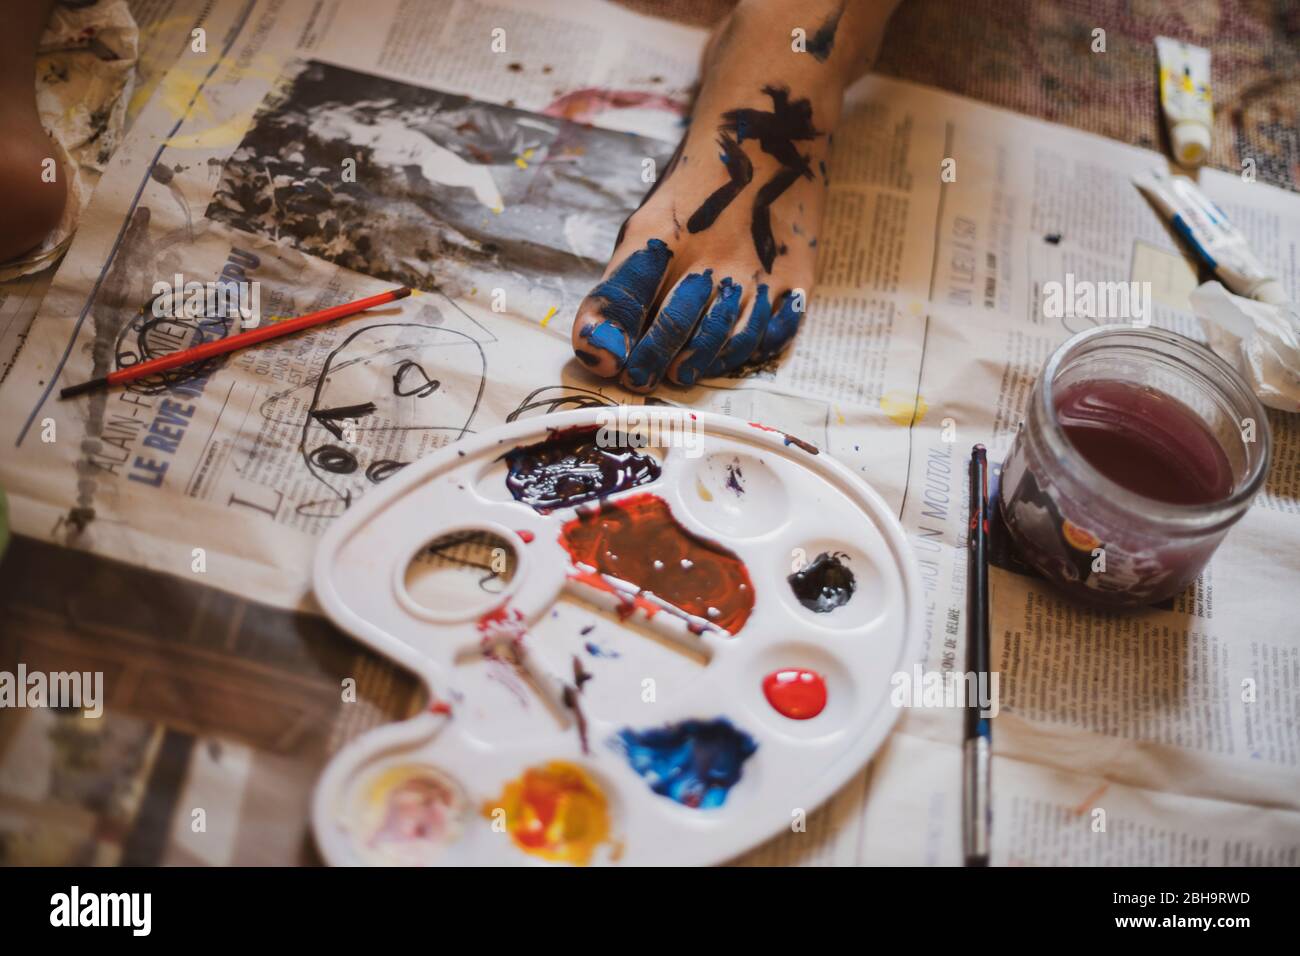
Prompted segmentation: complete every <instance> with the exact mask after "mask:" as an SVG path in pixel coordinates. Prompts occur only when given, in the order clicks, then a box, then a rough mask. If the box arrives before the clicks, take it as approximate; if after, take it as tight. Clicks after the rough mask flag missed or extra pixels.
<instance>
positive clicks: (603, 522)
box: [313, 407, 921, 865]
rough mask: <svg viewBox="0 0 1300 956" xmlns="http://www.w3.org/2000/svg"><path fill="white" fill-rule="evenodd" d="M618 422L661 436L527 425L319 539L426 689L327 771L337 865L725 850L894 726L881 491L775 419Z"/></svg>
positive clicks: (595, 422) (343, 610)
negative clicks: (425, 701)
mask: <svg viewBox="0 0 1300 956" xmlns="http://www.w3.org/2000/svg"><path fill="white" fill-rule="evenodd" d="M631 411H632V412H633V413H634V414H636V415H637V416H639V422H640V423H641V424H642V425H643V426H647V427H645V430H644V431H642V432H641V433H642V434H648V435H649V436H651V437H658V436H660V435H664V436H668V438H669V440H668V441H667V442H665V443H663V445H662V446H659V445H651V446H648V447H630V448H629V447H624V448H622V449H621V450H620V449H619V448H617V447H614V448H612V449H611V448H610V446H609V439H610V437H611V435H612V436H613V438H614V440H615V441H618V440H619V436H620V435H621V434H622V433H619V432H618V431H617V429H613V428H612V425H613V424H614V423H613V421H612V420H611V415H612V414H613V410H611V409H585V410H581V411H573V412H564V413H560V414H555V415H548V416H543V417H540V418H533V419H526V420H522V421H519V422H516V423H514V424H511V425H508V426H506V427H504V428H502V429H499V430H497V431H494V432H491V433H489V434H486V435H483V436H480V437H477V438H474V439H470V440H465V441H462V442H460V443H459V444H457V445H455V446H453V447H450V448H448V449H444V450H443V451H441V452H439V453H437V454H434V455H432V456H430V457H428V458H426V459H423V460H421V461H420V462H418V463H416V464H412V465H409V466H407V467H406V468H404V469H403V470H402V471H400V472H399V473H397V474H396V475H395V476H394V477H393V478H391V479H389V480H388V481H386V482H385V483H384V484H383V485H381V486H380V487H378V488H376V489H375V490H373V491H371V492H370V493H369V494H368V495H367V496H366V497H365V498H364V499H363V500H361V501H360V502H359V503H358V504H357V505H355V506H354V507H353V508H352V509H351V510H349V511H348V513H347V514H346V515H345V516H343V517H342V518H340V519H339V521H338V523H337V524H336V525H335V526H334V527H333V528H332V529H331V530H330V531H329V533H327V534H326V536H325V538H324V539H323V540H322V542H321V545H320V549H319V551H318V554H317V561H316V568H315V587H316V593H317V596H318V598H319V600H320V602H321V604H322V605H323V607H324V608H325V610H326V612H327V613H328V614H329V615H330V617H331V618H333V620H334V621H335V622H336V623H337V624H338V625H339V626H341V627H342V628H344V629H345V630H347V631H349V632H351V633H352V634H354V635H356V636H357V637H359V638H360V639H361V640H363V641H365V642H366V643H367V644H369V645H371V646H372V647H374V648H375V649H376V650H378V651H379V652H380V653H382V654H384V655H386V656H388V657H390V658H392V659H393V660H395V661H397V662H399V663H401V664H403V665H404V666H406V667H408V668H410V669H411V670H412V671H414V672H416V673H417V674H419V675H420V677H421V678H422V679H423V680H424V682H425V683H426V685H427V687H428V690H429V698H430V701H431V706H430V708H429V709H428V710H427V711H426V712H424V713H422V714H420V715H418V716H416V717H414V718H412V719H410V720H407V721H404V722H402V723H399V724H393V725H388V726H385V727H381V728H379V729H377V730H374V731H371V732H370V733H367V734H365V735H364V736H362V737H360V738H359V739H357V740H356V741H354V742H353V743H351V744H349V745H348V746H347V747H346V748H344V749H343V750H342V751H340V752H339V753H338V754H337V755H336V756H335V757H334V759H333V760H332V761H331V762H330V764H329V766H328V767H327V768H326V770H325V773H324V774H323V775H322V777H321V780H320V782H319V784H318V787H317V790H316V795H315V800H314V805H313V825H314V827H315V831H316V835H317V839H318V843H319V845H320V848H321V850H322V853H323V854H324V856H325V858H326V860H327V861H328V862H330V863H333V864H358V863H397V864H453V865H454V864H505V865H509V864H530V863H533V864H548V863H551V864H585V863H592V864H608V863H621V864H630V865H637V864H705V863H716V862H722V861H725V860H727V859H729V858H731V857H733V856H736V855H737V854H739V853H741V852H743V851H744V850H746V849H748V848H750V847H752V846H754V845H756V844H757V843H759V842H761V841H762V840H764V839H766V838H768V837H771V836H773V835H775V834H778V833H780V832H782V831H783V830H787V829H789V828H790V826H791V824H792V822H794V821H795V820H797V819H799V817H800V814H801V813H809V812H811V811H812V809H813V808H814V807H816V806H817V805H818V804H820V803H821V802H822V801H824V800H825V799H826V798H828V797H829V796H831V795H832V794H833V793H834V792H835V791H836V790H837V789H838V788H839V787H840V786H841V785H842V784H844V783H845V782H846V781H847V780H848V778H849V777H850V776H851V775H852V774H854V773H855V772H856V771H858V770H859V769H860V768H861V767H862V766H863V764H864V763H865V762H866V761H867V760H868V759H869V758H870V756H871V754H872V753H873V752H874V751H875V750H876V748H877V747H879V746H880V744H881V743H882V742H883V741H884V738H885V736H886V734H887V733H888V732H889V729H890V727H891V725H892V724H893V722H894V720H895V718H896V717H897V710H896V709H895V708H894V707H893V706H891V704H890V702H889V691H890V677H891V675H892V674H894V673H895V672H897V671H899V670H902V669H904V668H905V667H906V666H907V662H909V661H910V660H911V659H912V657H914V656H915V653H916V648H917V647H918V646H919V635H920V627H921V617H920V590H919V586H918V583H917V576H916V573H915V571H914V569H913V565H912V559H911V557H910V554H909V549H908V546H907V544H906V542H905V539H904V535H903V532H902V530H901V529H900V528H899V526H898V524H897V522H896V521H895V520H894V518H893V516H892V515H891V514H890V513H889V511H888V509H887V508H886V507H885V505H884V503H883V502H882V501H881V499H880V498H879V497H878V496H877V495H876V494H875V492H873V491H872V490H871V489H870V488H868V487H867V486H865V485H864V484H863V483H862V482H861V481H860V480H858V479H857V478H856V477H855V476H854V475H853V474H852V473H851V472H849V471H848V470H847V469H845V468H844V467H843V466H841V465H839V464H837V463H836V462H835V461H833V460H832V459H830V458H829V457H828V456H826V455H819V454H815V453H813V452H814V451H815V449H808V448H805V447H803V446H802V445H801V443H798V442H792V441H790V440H788V439H787V438H786V437H785V436H784V435H782V434H781V433H779V432H774V431H771V430H769V429H764V428H762V427H760V426H754V425H750V424H746V423H744V422H741V421H738V420H735V419H731V418H726V417H722V416H717V415H707V414H695V415H690V414H689V413H686V414H685V417H684V413H683V412H681V411H680V410H677V409H655V408H648V407H647V408H637V409H633V410H631ZM605 426H609V428H607V430H606V431H603V432H602V431H598V429H600V428H602V427H605ZM682 428H689V429H695V431H694V432H692V435H691V436H690V437H686V436H684V435H683V433H682V431H681V429H682ZM597 439H599V443H598V447H601V448H603V449H608V450H609V451H610V452H611V454H614V455H615V457H616V458H617V460H618V462H621V464H619V465H617V467H613V466H611V467H610V468H605V466H606V465H609V464H610V463H609V462H608V461H607V460H605V459H604V458H602V455H601V452H592V451H591V447H592V443H593V441H596V440H597ZM548 442H549V444H545V445H544V444H542V443H548ZM538 448H540V449H541V451H540V452H538ZM515 449H531V451H525V452H521V453H519V454H515V455H510V454H509V453H511V452H512V451H513V450H515ZM564 449H570V450H572V449H576V450H577V453H584V452H583V449H586V451H587V452H590V455H589V457H588V458H587V459H586V460H585V461H583V462H582V463H579V464H574V463H573V460H572V455H571V454H570V452H569V451H565V450H564ZM548 455H549V456H550V457H549V458H548V457H547V456H548ZM539 458H540V459H545V460H546V462H548V463H549V466H550V467H549V470H548V469H540V470H539V469H536V468H532V466H533V465H535V464H536V462H537V460H538V459H539ZM557 459H558V460H559V461H558V463H557V461H556V460H557ZM602 468H605V470H602ZM512 469H513V473H514V474H515V478H514V479H513V489H512V484H511V483H508V481H507V479H508V476H510V475H511V473H512ZM566 469H567V471H566ZM569 472H571V474H570V473H569ZM539 475H541V476H542V477H540V478H539V477H538V476H539ZM521 476H522V477H521ZM557 476H558V477H557ZM611 485H615V486H618V490H614V491H612V492H609V493H607V494H605V495H604V496H603V497H593V498H592V499H591V500H588V501H586V502H584V503H580V504H577V505H576V506H575V505H573V504H567V505H563V504H562V505H560V506H556V507H554V508H552V509H551V510H538V508H536V507H533V506H532V505H530V504H529V503H528V501H530V500H536V499H537V498H539V497H542V498H545V496H546V495H547V494H550V493H552V492H553V493H554V494H555V496H556V499H557V500H568V501H572V497H573V494H574V492H575V491H579V490H583V489H590V491H589V493H590V494H592V495H596V494H597V493H598V492H599V491H601V490H605V491H608V489H609V488H610V487H611ZM516 493H520V494H523V495H524V498H525V500H516ZM566 496H568V497H567V498H566ZM846 570H847V571H848V572H850V573H851V576H852V585H851V587H850V586H849V585H848V583H847V580H846V575H845V571H846ZM823 585H824V586H825V587H824V589H823ZM846 596H847V600H846V599H845V598H846ZM733 630H734V633H732V631H733ZM822 691H824V696H823V694H822ZM584 744H585V747H584Z"/></svg>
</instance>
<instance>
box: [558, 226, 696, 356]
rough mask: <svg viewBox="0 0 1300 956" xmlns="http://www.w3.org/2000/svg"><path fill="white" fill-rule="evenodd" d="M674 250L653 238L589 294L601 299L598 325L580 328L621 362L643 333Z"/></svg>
mask: <svg viewBox="0 0 1300 956" xmlns="http://www.w3.org/2000/svg"><path fill="white" fill-rule="evenodd" d="M672 256H673V253H672V250H671V249H669V248H668V246H667V244H665V243H664V242H663V240H661V239H651V240H650V241H649V242H647V243H646V244H645V248H644V249H638V250H637V251H636V252H634V253H632V254H631V255H630V256H628V257H627V258H626V259H624V260H623V263H622V265H620V266H619V267H618V268H617V269H615V270H614V272H613V274H612V275H611V276H610V277H609V278H608V279H606V280H605V281H604V282H602V283H600V284H599V285H598V286H596V288H594V289H592V290H591V294H590V296H589V298H592V299H600V300H601V305H600V315H601V317H602V318H604V319H605V321H604V322H601V323H600V324H599V325H597V326H595V327H594V328H591V329H586V330H583V331H582V332H580V333H579V334H580V335H581V337H582V338H584V339H586V340H587V341H588V342H590V343H591V344H592V345H593V346H595V347H596V348H600V349H603V350H604V351H606V352H609V353H610V354H611V355H613V356H614V357H615V358H617V359H618V362H619V365H622V364H623V360H624V359H625V358H627V353H628V346H629V345H630V343H631V342H633V341H635V339H636V337H637V336H638V335H640V334H641V326H642V325H644V324H645V316H646V312H647V311H649V309H650V306H651V304H652V303H653V302H654V299H655V293H656V292H658V291H659V283H660V282H661V281H662V280H663V277H664V271H665V270H666V269H667V268H668V260H669V259H671V258H672Z"/></svg>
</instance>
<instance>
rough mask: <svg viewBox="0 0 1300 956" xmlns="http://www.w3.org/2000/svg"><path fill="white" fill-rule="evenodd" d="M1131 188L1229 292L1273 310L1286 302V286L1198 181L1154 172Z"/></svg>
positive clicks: (1157, 171)
mask: <svg viewBox="0 0 1300 956" xmlns="http://www.w3.org/2000/svg"><path fill="white" fill-rule="evenodd" d="M1133 184H1134V185H1135V186H1137V188H1138V189H1140V190H1141V191H1142V194H1143V195H1144V196H1146V197H1147V198H1148V199H1150V200H1151V202H1152V203H1154V204H1155V207H1156V209H1158V210H1159V211H1160V214H1161V215H1162V216H1164V217H1165V218H1166V219H1168V220H1169V222H1170V223H1171V224H1172V225H1173V227H1174V229H1175V230H1176V231H1177V232H1178V234H1179V235H1181V236H1182V237H1183V238H1184V239H1186V240H1187V242H1188V243H1189V244H1190V245H1191V247H1192V249H1194V250H1195V251H1196V254H1197V255H1198V256H1199V257H1200V258H1201V259H1202V260H1203V261H1204V262H1205V264H1206V265H1207V266H1209V267H1210V268H1211V269H1213V270H1214V273H1215V275H1217V276H1218V277H1219V278H1220V279H1222V280H1223V284H1224V285H1226V286H1227V287H1228V288H1229V289H1231V290H1232V291H1233V292H1235V293H1237V294H1238V295H1242V296H1246V297H1248V298H1251V299H1258V300H1259V301H1261V302H1270V303H1272V304H1274V305H1283V304H1285V303H1286V302H1287V301H1288V298H1287V294H1286V291H1285V290H1284V289H1283V288H1282V283H1280V282H1278V281H1277V279H1276V278H1275V277H1274V276H1273V275H1272V274H1270V272H1269V271H1268V269H1267V268H1266V267H1265V266H1264V264H1263V263H1261V262H1260V261H1259V259H1257V258H1256V257H1255V254H1254V253H1253V252H1251V250H1250V244H1249V243H1248V242H1247V241H1246V237H1245V236H1243V235H1242V234H1241V232H1240V230H1238V229H1237V227H1236V226H1234V225H1233V224H1232V223H1231V222H1229V221H1228V217H1227V216H1225V215H1224V214H1223V210H1222V209H1220V208H1219V207H1218V206H1216V205H1215V204H1214V203H1212V202H1210V200H1209V198H1208V197H1207V196H1206V195H1205V193H1203V192H1201V190H1200V189H1199V188H1198V187H1197V185H1196V184H1195V183H1194V182H1192V181H1191V180H1190V179H1188V178H1187V177H1186V176H1170V175H1169V174H1168V173H1166V172H1165V171H1164V170H1162V169H1153V170H1152V171H1151V172H1149V173H1145V174H1139V175H1137V176H1134V177H1133Z"/></svg>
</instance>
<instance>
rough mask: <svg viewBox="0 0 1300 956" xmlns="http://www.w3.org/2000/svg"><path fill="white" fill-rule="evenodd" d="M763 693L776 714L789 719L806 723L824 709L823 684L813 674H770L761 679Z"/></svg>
mask: <svg viewBox="0 0 1300 956" xmlns="http://www.w3.org/2000/svg"><path fill="white" fill-rule="evenodd" d="M763 694H764V696H766V697H767V702H768V703H769V704H771V705H772V707H773V708H774V709H775V710H776V712H777V713H778V714H780V715H781V716H782V717H789V718H790V719H791V720H808V719H810V718H812V717H816V716H817V715H818V714H820V713H821V712H822V711H823V710H825V709H826V696H827V695H826V681H825V680H823V679H822V675H821V674H818V673H817V672H816V671H809V670H801V669H799V668H794V667H790V668H786V669H784V670H779V671H773V672H772V673H770V674H768V675H767V676H766V677H764V678H763Z"/></svg>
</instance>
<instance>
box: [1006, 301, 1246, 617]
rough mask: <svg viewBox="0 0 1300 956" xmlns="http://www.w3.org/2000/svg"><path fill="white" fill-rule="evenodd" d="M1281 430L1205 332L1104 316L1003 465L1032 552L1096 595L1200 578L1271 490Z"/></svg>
mask: <svg viewBox="0 0 1300 956" xmlns="http://www.w3.org/2000/svg"><path fill="white" fill-rule="evenodd" d="M1269 444H1270V436H1269V429H1268V420H1267V418H1266V417H1265V412H1264V409H1263V407H1262V406H1261V405H1260V404H1259V401H1258V400H1257V399H1256V398H1255V396H1254V395H1253V394H1252V393H1251V391H1250V389H1249V387H1248V386H1247V385H1246V383H1245V382H1243V381H1242V380H1241V377H1240V376H1239V375H1237V373H1236V372H1235V371H1234V370H1233V369H1232V368H1230V367H1229V366H1228V365H1227V364H1226V363H1224V362H1223V361H1222V360H1220V359H1219V358H1218V357H1217V356H1215V355H1214V354H1212V353H1211V352H1209V351H1208V350H1207V349H1205V348H1203V347H1201V346H1200V345H1198V344H1197V343H1195V342H1193V341H1192V340H1191V339H1187V338H1184V337H1183V336H1180V335H1176V334H1175V333H1172V332H1166V331H1163V330H1160V329H1152V328H1145V329H1138V328H1131V327H1128V326H1104V327H1101V328H1096V329H1090V330H1088V331H1086V332H1082V333H1080V334H1079V335H1076V336H1074V337H1073V338H1072V339H1070V340H1069V341H1067V342H1066V343H1065V344H1064V345H1062V346H1061V347H1060V348H1059V349H1058V350H1057V351H1056V353H1055V354H1054V355H1053V356H1052V358H1051V359H1050V360H1049V361H1048V363H1047V367H1046V368H1045V369H1044V370H1043V373H1042V375H1041V376H1040V377H1039V379H1038V382H1037V383H1036V384H1035V386H1034V391H1033V394H1032V395H1031V396H1030V400H1029V406H1028V408H1027V409H1026V413H1025V420H1024V422H1023V423H1022V424H1021V428H1020V432H1019V434H1017V436H1016V439H1015V442H1014V443H1013V444H1012V447H1011V450H1010V452H1009V453H1008V455H1007V457H1006V460H1005V461H1004V462H1003V464H1002V481H1001V489H1002V492H1001V499H1002V510H1003V516H1004V518H1005V521H1006V524H1007V527H1008V529H1009V530H1010V532H1011V534H1012V536H1013V538H1014V539H1015V542H1016V545H1017V547H1018V548H1019V549H1020V552H1021V554H1022V556H1023V557H1024V558H1025V560H1026V561H1028V562H1029V563H1030V564H1031V565H1033V566H1034V567H1035V568H1037V569H1038V570H1039V571H1040V572H1041V573H1042V574H1044V575H1045V576H1046V577H1047V578H1049V579H1050V580H1051V581H1053V582H1054V583H1055V584H1057V585H1058V586H1060V587H1061V588H1063V589H1064V590H1065V591H1067V592H1069V593H1070V594H1072V595H1074V596H1075V597H1078V598H1082V599H1084V600H1087V601H1091V602H1093V603H1102V604H1109V605H1117V606H1138V605H1144V604H1154V603H1156V602H1159V601H1162V600H1165V599H1166V598H1169V597H1172V596H1173V595H1175V594H1177V593H1178V592H1180V591H1182V590H1183V589H1184V588H1186V587H1187V586H1188V585H1189V584H1190V583H1191V582H1192V581H1194V580H1195V579H1196V576H1197V575H1198V574H1199V573H1200V571H1201V568H1203V567H1204V566H1205V564H1206V562H1207V561H1209V559H1210V556H1211V555H1212V554H1213V553H1214V549H1215V548H1217V547H1218V545H1219V542H1220V541H1221V540H1223V536H1224V535H1225V534H1226V533H1227V532H1228V529H1229V528H1231V527H1232V525H1233V524H1235V523H1236V522H1237V521H1238V520H1239V519H1240V518H1241V516H1242V515H1243V514H1245V511H1246V509H1247V508H1248V507H1249V506H1250V502H1251V500H1252V499H1253V498H1254V496H1255V493H1256V492H1257V491H1258V490H1259V488H1260V486H1261V485H1262V483H1263V480H1264V474H1265V471H1266V469H1267V465H1268V457H1269Z"/></svg>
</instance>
